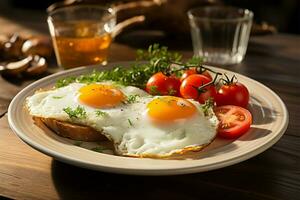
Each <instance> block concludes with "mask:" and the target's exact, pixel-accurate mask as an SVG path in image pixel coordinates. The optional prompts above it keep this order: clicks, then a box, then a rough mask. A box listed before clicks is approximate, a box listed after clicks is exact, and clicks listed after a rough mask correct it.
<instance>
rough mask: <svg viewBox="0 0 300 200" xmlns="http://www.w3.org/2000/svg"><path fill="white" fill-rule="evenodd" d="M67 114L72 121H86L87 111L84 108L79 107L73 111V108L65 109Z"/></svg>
mask: <svg viewBox="0 0 300 200" xmlns="http://www.w3.org/2000/svg"><path fill="white" fill-rule="evenodd" d="M63 111H65V113H67V114H68V115H69V117H70V119H85V118H86V111H85V109H84V108H83V107H81V106H77V108H75V109H72V108H71V107H66V108H64V109H63Z"/></svg>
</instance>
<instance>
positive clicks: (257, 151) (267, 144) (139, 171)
mask: <svg viewBox="0 0 300 200" xmlns="http://www.w3.org/2000/svg"><path fill="white" fill-rule="evenodd" d="M132 63H133V61H123V62H112V63H109V66H110V67H109V68H106V69H108V70H109V69H111V68H113V67H114V66H118V65H130V64H132ZM99 66H100V65H92V66H86V67H79V68H74V69H69V70H65V71H60V72H57V73H54V74H52V75H49V76H46V77H44V78H42V79H40V80H37V81H35V82H33V83H31V84H29V85H28V86H26V87H25V88H23V89H22V90H21V91H20V92H19V93H18V94H17V95H16V96H15V97H14V98H13V100H12V101H11V103H10V105H9V108H8V122H9V126H10V127H11V129H12V130H13V132H14V133H15V134H16V135H17V136H18V137H19V138H20V139H21V140H22V141H24V142H25V143H26V144H28V145H29V146H31V147H32V148H34V149H35V150H38V151H40V152H42V153H44V154H46V155H48V156H50V157H52V158H54V159H57V160H60V161H62V162H65V163H69V164H72V165H75V166H79V167H83V168H88V169H94V170H101V171H105V172H113V173H120V174H134V175H175V174H188V173H195V172H203V171H209V170H214V169H218V168H223V167H226V166H230V165H233V164H236V163H239V162H242V161H245V160H247V159H249V158H252V157H254V156H256V155H258V154H260V153H262V152H263V151H265V150H266V149H268V148H270V147H271V146H272V145H274V144H275V143H276V142H277V141H278V140H279V139H280V138H281V137H282V135H283V134H284V132H285V131H286V129H287V127H288V122H289V113H288V110H287V108H286V105H285V104H284V102H283V101H282V100H281V98H280V97H279V96H278V95H277V94H276V93H275V92H274V91H273V90H271V89H270V88H268V87H267V86H265V85H264V84H262V83H260V82H258V81H256V80H254V79H252V78H249V77H247V76H245V75H242V74H239V73H237V72H233V71H230V70H227V69H222V68H218V67H212V66H209V67H210V68H215V69H221V70H222V71H226V72H229V73H234V74H237V75H238V76H241V77H243V78H246V79H247V80H249V81H252V82H253V83H255V84H256V85H259V86H260V87H262V88H263V89H265V90H268V92H269V93H271V94H272V95H273V96H274V97H275V98H276V100H277V102H278V103H279V105H280V107H281V109H282V111H283V113H282V114H283V121H284V123H282V124H281V125H280V127H279V130H278V133H277V134H276V135H274V136H273V137H272V138H270V139H269V140H267V141H265V142H264V143H263V145H261V146H259V147H258V148H256V149H254V150H253V151H250V152H247V153H246V154H243V155H241V156H238V157H234V158H231V159H228V160H225V161H219V162H217V163H211V164H207V165H205V166H201V168H199V166H191V167H184V168H172V169H171V170H170V169H159V168H158V169H139V168H124V167H120V168H116V167H113V168H112V167H108V166H103V165H95V164H92V163H87V162H83V161H81V160H79V159H77V158H74V157H73V158H71V157H69V156H66V155H63V154H61V153H59V152H57V151H53V150H51V149H47V148H45V147H43V145H41V144H39V143H37V142H35V141H32V140H31V139H30V138H29V137H28V136H27V135H26V134H24V133H23V132H22V131H21V130H20V129H19V128H18V127H17V125H16V124H15V123H14V119H13V114H12V112H13V109H14V107H15V105H16V102H17V101H18V98H20V97H22V95H24V94H26V92H28V91H30V88H32V87H34V86H36V85H40V84H41V83H43V82H44V81H46V80H50V79H52V78H57V77H61V78H62V77H65V76H72V73H74V72H75V73H76V72H78V73H80V72H85V73H88V72H89V71H91V70H92V69H94V68H96V69H97V68H98V69H100V70H102V69H104V70H105V68H99ZM100 67H101V66H100ZM102 67H103V66H102ZM70 73H71V74H70ZM135 159H137V158H135Z"/></svg>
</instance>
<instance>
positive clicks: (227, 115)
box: [214, 105, 252, 139]
mask: <svg viewBox="0 0 300 200" xmlns="http://www.w3.org/2000/svg"><path fill="white" fill-rule="evenodd" d="M214 112H215V114H216V116H217V118H218V120H219V121H220V123H219V127H218V135H219V136H220V137H223V138H227V139H234V138H237V137H239V136H241V135H243V134H244V133H246V132H247V131H248V130H249V129H250V126H251V123H252V115H251V113H250V112H249V111H248V110H247V109H245V108H242V107H239V106H233V105H226V106H219V107H216V108H214Z"/></svg>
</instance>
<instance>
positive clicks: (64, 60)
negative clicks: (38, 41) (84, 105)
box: [47, 5, 116, 69]
mask: <svg viewBox="0 0 300 200" xmlns="http://www.w3.org/2000/svg"><path fill="white" fill-rule="evenodd" d="M47 21H48V25H49V29H50V34H51V37H52V41H53V46H54V51H55V55H56V59H57V63H58V65H59V66H61V67H63V68H65V69H69V68H73V67H78V66H84V65H91V64H99V63H101V64H106V62H107V55H108V49H109V46H110V44H111V42H112V35H111V33H112V30H113V28H114V26H115V25H116V14H115V12H114V10H113V9H111V8H106V7H102V6H97V5H72V6H67V7H61V8H57V9H55V10H53V11H51V12H50V13H49V16H48V20H47Z"/></svg>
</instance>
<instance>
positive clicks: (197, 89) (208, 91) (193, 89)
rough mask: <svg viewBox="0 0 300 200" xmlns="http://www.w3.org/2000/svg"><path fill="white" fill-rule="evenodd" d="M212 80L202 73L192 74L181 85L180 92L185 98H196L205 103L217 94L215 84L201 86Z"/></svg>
mask: <svg viewBox="0 0 300 200" xmlns="http://www.w3.org/2000/svg"><path fill="white" fill-rule="evenodd" d="M211 81H212V80H211V79H209V78H208V77H206V76H204V75H201V74H192V75H190V76H188V77H187V78H186V79H184V80H183V81H182V83H181V85H180V94H181V96H182V97H183V98H186V99H194V100H196V101H199V103H201V104H203V103H204V102H205V101H206V100H208V99H210V98H212V99H215V98H216V95H217V91H216V88H215V86H214V84H211V85H208V86H205V87H203V88H201V86H203V85H205V84H208V83H210V82H211Z"/></svg>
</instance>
